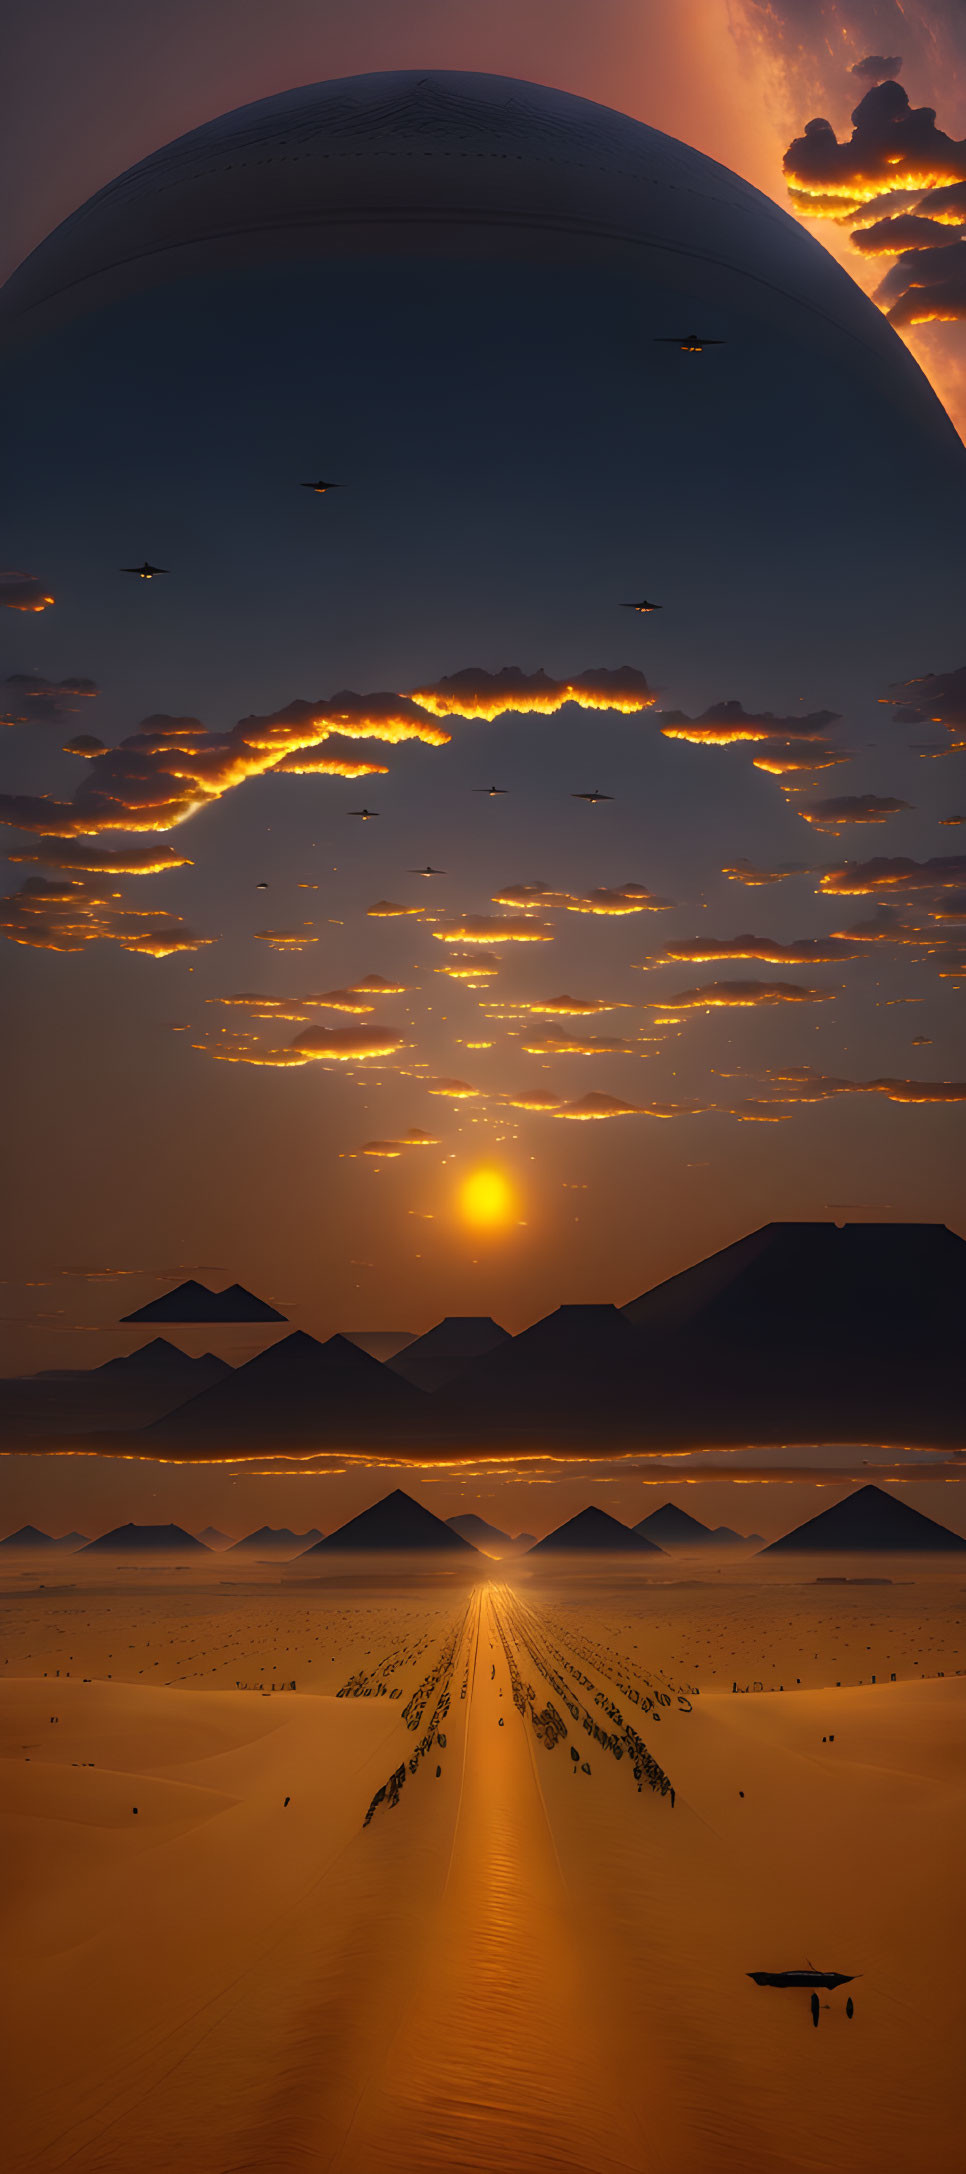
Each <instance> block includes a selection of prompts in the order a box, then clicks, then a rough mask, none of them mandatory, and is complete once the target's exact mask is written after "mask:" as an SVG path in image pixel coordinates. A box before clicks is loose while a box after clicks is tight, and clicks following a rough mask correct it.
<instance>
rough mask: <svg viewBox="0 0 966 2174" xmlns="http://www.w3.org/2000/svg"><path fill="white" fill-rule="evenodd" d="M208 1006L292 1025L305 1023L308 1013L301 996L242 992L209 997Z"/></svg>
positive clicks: (304, 999)
mask: <svg viewBox="0 0 966 2174" xmlns="http://www.w3.org/2000/svg"><path fill="white" fill-rule="evenodd" d="M206 1002H207V1003H209V1004H220V1005H222V1006H223V1007H224V1008H225V1009H226V1010H229V1011H242V1012H249V1013H250V1014H251V1017H252V1018H253V1019H260V1020H269V1021H270V1020H274V1019H281V1020H284V1021H286V1022H291V1023H292V1024H293V1025H298V1026H303V1025H305V1024H306V1023H307V1021H308V1019H309V1017H310V1012H309V1009H308V1002H307V999H306V998H305V997H301V996H258V995H257V994H255V993H254V992H252V993H250V994H249V993H245V992H243V993H242V994H241V995H240V996H209V997H208V998H206Z"/></svg>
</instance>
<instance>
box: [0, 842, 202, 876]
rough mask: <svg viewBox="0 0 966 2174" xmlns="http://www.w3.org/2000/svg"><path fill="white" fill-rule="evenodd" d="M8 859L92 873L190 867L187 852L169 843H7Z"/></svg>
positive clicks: (128, 873)
mask: <svg viewBox="0 0 966 2174" xmlns="http://www.w3.org/2000/svg"><path fill="white" fill-rule="evenodd" d="M7 859H8V860H11V861H42V862H43V863H44V866H45V867H48V868H65V869H76V870H77V871H78V872H79V873H84V874H87V875H95V876H159V875H163V874H164V873H165V872H166V871H167V870H168V869H169V868H193V866H194V862H193V861H192V860H191V859H190V858H189V856H188V854H187V853H179V852H177V851H176V849H175V847H174V846H170V845H145V846H118V847H111V846H96V845H78V844H75V843H74V842H73V841H71V840H64V841H62V842H58V841H53V842H51V843H49V844H38V845H30V846H26V845H17V846H8V848H7Z"/></svg>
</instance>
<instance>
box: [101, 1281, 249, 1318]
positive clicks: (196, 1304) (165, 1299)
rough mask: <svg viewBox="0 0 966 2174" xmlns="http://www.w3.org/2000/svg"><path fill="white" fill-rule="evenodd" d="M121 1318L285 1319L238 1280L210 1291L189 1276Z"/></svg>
mask: <svg viewBox="0 0 966 2174" xmlns="http://www.w3.org/2000/svg"><path fill="white" fill-rule="evenodd" d="M121 1318H122V1320H123V1321H185V1322H191V1323H195V1322H203V1321H284V1319H285V1315H284V1314H283V1313H278V1312H276V1309H275V1307H274V1306H269V1305H267V1304H266V1302H265V1300H264V1299H263V1298H256V1297H255V1295H254V1293H253V1292H252V1291H246V1290H245V1289H244V1288H243V1286H242V1285H241V1284H240V1283H230V1284H229V1285H228V1288H227V1290H225V1291H209V1290H208V1288H207V1285H206V1284H204V1283H198V1282H196V1280H195V1278H194V1277H193V1276H192V1277H189V1279H188V1281H187V1283H179V1284H178V1285H177V1286H176V1287H175V1289H174V1290H173V1291H165V1292H164V1293H163V1294H162V1296H161V1297H160V1298H152V1299H150V1300H149V1301H148V1304H147V1305H146V1306H138V1307H137V1309H136V1311H135V1312H134V1313H126V1314H122V1316H121Z"/></svg>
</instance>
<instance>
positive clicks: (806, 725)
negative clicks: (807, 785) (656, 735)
mask: <svg viewBox="0 0 966 2174" xmlns="http://www.w3.org/2000/svg"><path fill="white" fill-rule="evenodd" d="M660 714H661V731H662V733H663V735H664V738H665V739H666V740H688V741H690V742H691V743H692V745H694V746H696V747H737V746H740V745H741V744H742V743H744V742H747V743H748V744H749V745H754V743H755V742H757V741H773V742H775V743H780V744H785V743H786V742H792V743H794V742H796V741H806V742H807V741H815V742H821V741H822V739H823V738H824V735H825V734H826V733H827V732H828V730H829V727H830V726H831V725H837V724H838V723H839V722H840V719H839V714H838V712H837V711H836V710H813V711H812V712H811V713H810V715H809V716H807V717H776V716H774V715H773V713H772V711H771V710H762V711H761V712H760V713H759V714H758V715H757V716H756V715H755V714H753V713H752V712H750V711H748V710H746V709H745V708H744V707H743V705H742V704H741V703H740V702H735V701H729V702H713V703H712V704H711V707H710V709H707V710H704V711H703V712H702V714H701V716H700V717H686V716H685V713H684V711H683V710H662V711H661V713H660Z"/></svg>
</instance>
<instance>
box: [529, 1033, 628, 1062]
mask: <svg viewBox="0 0 966 2174" xmlns="http://www.w3.org/2000/svg"><path fill="white" fill-rule="evenodd" d="M520 1047H521V1049H522V1050H524V1052H525V1054H526V1055H527V1056H528V1057H633V1056H638V1055H639V1054H640V1052H639V1051H638V1050H637V1049H635V1046H634V1043H633V1042H626V1041H622V1040H621V1039H620V1038H619V1037H618V1036H616V1035H608V1034H599V1035H595V1034H588V1035H580V1034H575V1033H573V1032H571V1033H569V1034H568V1033H567V1032H565V1031H564V1030H563V1029H562V1028H561V1029H558V1030H556V1031H555V1030H554V1029H553V1028H552V1027H548V1028H544V1029H543V1031H542V1032H540V1033H537V1034H533V1033H531V1035H530V1036H529V1037H527V1038H525V1039H524V1040H523V1041H522V1042H521V1044H520Z"/></svg>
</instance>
